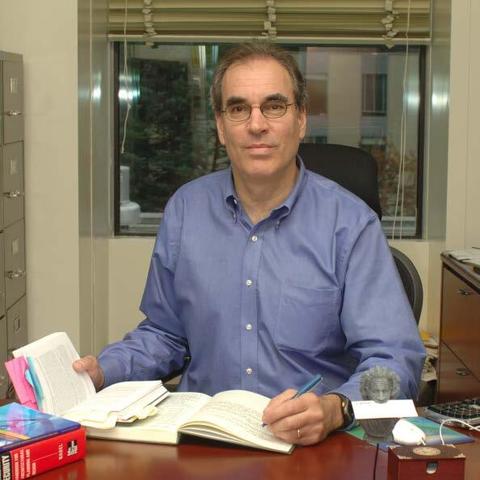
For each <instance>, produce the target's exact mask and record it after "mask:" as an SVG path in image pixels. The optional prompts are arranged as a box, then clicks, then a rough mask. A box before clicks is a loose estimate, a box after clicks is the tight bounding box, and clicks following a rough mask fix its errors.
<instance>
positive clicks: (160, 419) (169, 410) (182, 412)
mask: <svg viewBox="0 0 480 480" xmlns="http://www.w3.org/2000/svg"><path fill="white" fill-rule="evenodd" d="M210 399H211V397H210V396H208V395H205V394H204V393H195V392H176V393H171V394H170V395H169V396H168V397H167V398H166V399H165V400H164V401H163V402H162V403H161V404H160V405H158V406H157V414H156V415H154V416H152V417H149V418H147V419H146V420H144V421H143V422H141V423H139V424H138V428H140V429H141V428H149V429H159V430H175V431H176V430H177V429H178V428H179V427H180V425H182V424H183V423H184V422H186V421H187V420H188V419H189V418H190V417H191V416H192V415H193V414H195V412H197V411H198V410H199V409H200V408H202V407H203V406H204V405H205V404H207V403H208V401H209V400H210Z"/></svg>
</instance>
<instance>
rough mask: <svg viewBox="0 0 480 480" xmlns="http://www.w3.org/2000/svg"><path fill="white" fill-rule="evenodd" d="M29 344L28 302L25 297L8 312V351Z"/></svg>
mask: <svg viewBox="0 0 480 480" xmlns="http://www.w3.org/2000/svg"><path fill="white" fill-rule="evenodd" d="M27 343H28V337H27V300H26V298H25V297H23V298H21V299H20V300H19V301H18V302H17V303H16V304H15V305H12V306H11V307H10V308H9V309H8V310H7V349H8V351H9V352H10V351H12V350H15V349H16V348H19V347H22V346H23V345H26V344H27Z"/></svg>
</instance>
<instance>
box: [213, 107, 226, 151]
mask: <svg viewBox="0 0 480 480" xmlns="http://www.w3.org/2000/svg"><path fill="white" fill-rule="evenodd" d="M215 123H216V124H217V134H218V139H219V140H220V143H221V144H222V145H225V133H224V125H223V115H222V114H221V113H216V114H215Z"/></svg>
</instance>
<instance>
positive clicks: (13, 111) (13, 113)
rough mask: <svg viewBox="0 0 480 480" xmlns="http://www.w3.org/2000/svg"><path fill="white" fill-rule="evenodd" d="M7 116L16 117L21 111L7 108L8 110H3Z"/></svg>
mask: <svg viewBox="0 0 480 480" xmlns="http://www.w3.org/2000/svg"><path fill="white" fill-rule="evenodd" d="M5 113H6V114H7V115H8V116H9V117H18V116H20V115H21V114H22V112H19V111H18V110H9V111H8V112H5Z"/></svg>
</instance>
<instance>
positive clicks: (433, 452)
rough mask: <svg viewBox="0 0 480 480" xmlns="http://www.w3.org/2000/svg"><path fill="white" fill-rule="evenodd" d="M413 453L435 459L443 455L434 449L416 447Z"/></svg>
mask: <svg viewBox="0 0 480 480" xmlns="http://www.w3.org/2000/svg"><path fill="white" fill-rule="evenodd" d="M412 452H413V453H415V454H416V455H424V456H426V457H435V456H436V455H440V454H441V453H442V452H441V450H439V449H438V448H434V447H415V448H414V449H413V450H412Z"/></svg>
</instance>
